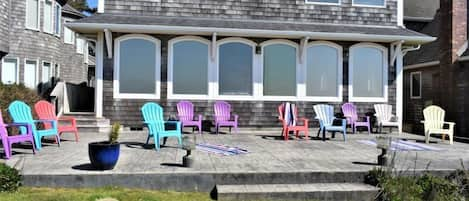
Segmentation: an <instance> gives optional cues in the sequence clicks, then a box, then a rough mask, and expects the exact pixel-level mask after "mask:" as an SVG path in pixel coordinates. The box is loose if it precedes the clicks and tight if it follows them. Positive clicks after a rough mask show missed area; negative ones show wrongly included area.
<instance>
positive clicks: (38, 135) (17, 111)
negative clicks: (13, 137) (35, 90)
mask: <svg viewBox="0 0 469 201" xmlns="http://www.w3.org/2000/svg"><path fill="white" fill-rule="evenodd" d="M8 111H9V112H10V116H11V117H12V119H13V122H14V123H23V124H30V125H31V131H32V133H33V136H34V145H36V149H37V150H41V147H42V145H41V139H42V137H46V136H55V139H56V140H57V145H58V146H59V147H60V137H59V132H58V129H57V124H56V121H55V120H53V119H50V120H34V119H33V115H32V113H31V108H30V107H29V106H28V105H26V103H24V102H23V101H13V102H12V103H11V104H10V105H9V106H8ZM37 123H50V125H51V128H50V129H44V130H39V129H38V128H37V125H36V124H37ZM21 134H26V129H25V128H21Z"/></svg>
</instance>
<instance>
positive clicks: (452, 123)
mask: <svg viewBox="0 0 469 201" xmlns="http://www.w3.org/2000/svg"><path fill="white" fill-rule="evenodd" d="M443 123H445V124H448V125H449V126H454V125H456V123H454V122H448V121H445V122H443Z"/></svg>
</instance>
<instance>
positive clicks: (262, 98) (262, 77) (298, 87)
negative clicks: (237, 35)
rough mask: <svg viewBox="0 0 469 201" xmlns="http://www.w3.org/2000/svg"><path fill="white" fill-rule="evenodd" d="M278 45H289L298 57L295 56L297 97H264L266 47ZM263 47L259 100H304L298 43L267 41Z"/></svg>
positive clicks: (279, 40) (280, 40) (278, 40)
mask: <svg viewBox="0 0 469 201" xmlns="http://www.w3.org/2000/svg"><path fill="white" fill-rule="evenodd" d="M276 44H282V45H288V46H290V47H293V48H295V51H296V55H295V57H296V58H295V61H296V64H295V81H296V86H295V88H296V92H295V94H296V96H268V95H264V52H265V47H267V46H270V45H276ZM260 46H261V50H262V53H261V54H260V61H259V63H260V66H259V67H260V70H259V73H258V74H259V75H260V77H259V80H260V84H259V86H258V87H257V91H258V93H257V94H259V98H258V99H260V100H271V101H275V100H284V101H293V100H299V99H302V98H304V97H301V96H300V94H301V92H300V89H301V86H300V85H301V83H300V79H299V77H300V75H301V72H300V59H299V57H298V55H299V54H300V51H299V49H300V47H299V45H298V44H297V43H295V42H293V41H290V40H284V39H273V40H268V41H265V42H263V43H261V44H260Z"/></svg>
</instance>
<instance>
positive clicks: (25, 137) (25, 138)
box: [0, 112, 36, 159]
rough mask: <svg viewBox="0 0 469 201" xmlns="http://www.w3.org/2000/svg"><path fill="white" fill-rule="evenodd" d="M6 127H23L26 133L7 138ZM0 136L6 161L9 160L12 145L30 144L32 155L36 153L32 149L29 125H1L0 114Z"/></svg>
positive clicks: (0, 117)
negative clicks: (19, 143)
mask: <svg viewBox="0 0 469 201" xmlns="http://www.w3.org/2000/svg"><path fill="white" fill-rule="evenodd" d="M7 127H25V128H26V133H25V134H20V135H15V136H8V131H7ZM0 136H1V139H2V144H3V150H4V151H5V157H6V158H7V159H10V158H11V148H12V146H11V145H12V144H14V143H18V142H31V144H32V146H33V153H34V154H35V153H36V150H35V148H34V138H33V134H32V132H31V125H29V124H22V123H12V124H5V123H3V118H2V113H1V112H0Z"/></svg>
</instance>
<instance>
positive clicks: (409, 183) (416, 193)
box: [380, 176, 426, 201]
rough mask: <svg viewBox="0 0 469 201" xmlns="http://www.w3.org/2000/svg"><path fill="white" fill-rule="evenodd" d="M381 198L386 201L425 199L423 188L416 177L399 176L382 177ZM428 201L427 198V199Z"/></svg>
mask: <svg viewBox="0 0 469 201" xmlns="http://www.w3.org/2000/svg"><path fill="white" fill-rule="evenodd" d="M380 186H381V190H382V192H381V198H382V200H385V201H423V200H422V193H423V189H422V187H421V186H419V185H418V184H417V182H416V178H415V177H408V176H398V177H386V178H382V179H380ZM425 201H426V200H425Z"/></svg>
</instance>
